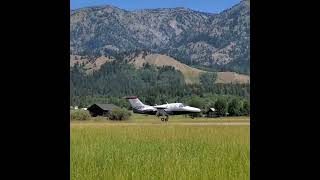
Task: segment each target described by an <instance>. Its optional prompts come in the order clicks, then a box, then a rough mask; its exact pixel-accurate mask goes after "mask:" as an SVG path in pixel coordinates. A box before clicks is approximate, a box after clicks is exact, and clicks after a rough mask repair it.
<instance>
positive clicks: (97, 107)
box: [87, 104, 119, 117]
mask: <svg viewBox="0 0 320 180" xmlns="http://www.w3.org/2000/svg"><path fill="white" fill-rule="evenodd" d="M115 108H119V107H118V106H116V105H114V104H93V105H91V106H90V107H89V108H88V109H87V110H88V111H89V112H90V114H91V116H93V117H96V116H107V115H108V114H109V113H110V112H111V111H112V110H113V109H115Z"/></svg>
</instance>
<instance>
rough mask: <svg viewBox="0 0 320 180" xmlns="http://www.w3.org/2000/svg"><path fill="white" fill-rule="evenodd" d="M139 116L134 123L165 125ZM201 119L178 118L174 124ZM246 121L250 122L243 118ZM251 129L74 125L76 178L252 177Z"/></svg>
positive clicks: (103, 124)
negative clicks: (152, 122) (250, 168)
mask: <svg viewBox="0 0 320 180" xmlns="http://www.w3.org/2000/svg"><path fill="white" fill-rule="evenodd" d="M137 117H140V118H138V119H137ZM133 118H134V119H132V120H129V121H135V122H149V121H151V119H152V120H153V121H159V120H158V119H157V118H155V117H154V116H140V115H139V116H134V117H133ZM141 118H142V119H141ZM143 118H144V119H143ZM149 118H150V119H149ZM170 118H171V117H170ZM183 119H184V121H183ZM201 119H202V118H200V119H197V118H195V119H190V118H189V119H186V118H183V116H178V117H176V119H175V118H172V119H171V120H172V121H176V122H189V121H196V120H201ZM204 119H206V118H204ZM240 119H241V118H222V119H220V118H218V119H215V120H213V119H210V120H211V121H218V120H220V121H239V120H240ZM207 120H209V119H207ZM244 120H246V121H249V118H248V117H242V119H241V121H244ZM202 121H204V120H202ZM111 124H112V125H111ZM118 124H121V123H118ZM249 129H250V126H196V125H195V126H193V125H192V126H183V125H177V124H175V125H171V124H170V123H167V124H166V123H164V124H160V125H152V124H148V125H145V126H140V125H134V126H129V125H121V126H120V125H119V126H118V125H117V122H112V123H110V122H108V123H103V122H96V123H89V124H88V123H79V122H71V179H72V180H80V179H83V180H90V179H146V180H147V179H148V180H150V179H219V180H220V179H222V180H223V179H237V180H239V179H240V180H241V179H249V173H250V170H249V166H250V155H249V154H250V145H249V144H250V131H249Z"/></svg>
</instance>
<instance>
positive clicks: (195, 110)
mask: <svg viewBox="0 0 320 180" xmlns="http://www.w3.org/2000/svg"><path fill="white" fill-rule="evenodd" d="M188 111H190V112H194V113H198V112H201V110H200V109H199V108H195V107H188Z"/></svg>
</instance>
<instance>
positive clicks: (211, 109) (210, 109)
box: [208, 108, 216, 112]
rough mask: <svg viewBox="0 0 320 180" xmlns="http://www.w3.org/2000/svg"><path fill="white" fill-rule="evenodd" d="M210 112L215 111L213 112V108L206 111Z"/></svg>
mask: <svg viewBox="0 0 320 180" xmlns="http://www.w3.org/2000/svg"><path fill="white" fill-rule="evenodd" d="M211 111H212V112H214V111H216V110H215V109H214V108H209V109H208V112H211Z"/></svg>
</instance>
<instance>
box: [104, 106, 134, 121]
mask: <svg viewBox="0 0 320 180" xmlns="http://www.w3.org/2000/svg"><path fill="white" fill-rule="evenodd" d="M130 116H131V113H130V112H129V111H127V110H126V109H123V108H115V109H113V110H112V111H111V113H110V114H109V119H110V120H120V121H121V120H128V119H129V117H130Z"/></svg>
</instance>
